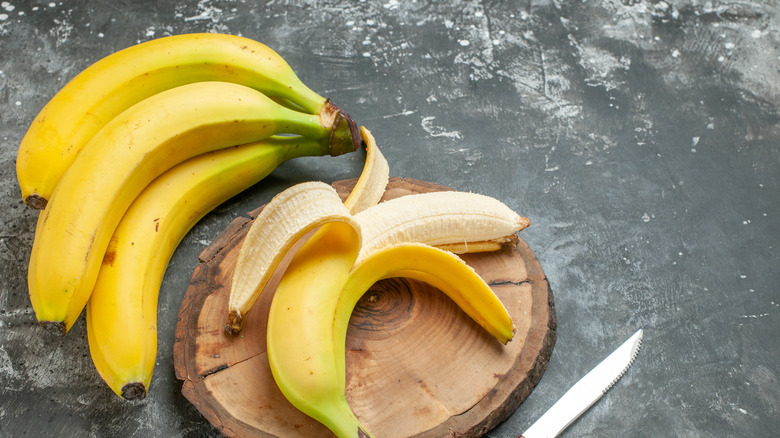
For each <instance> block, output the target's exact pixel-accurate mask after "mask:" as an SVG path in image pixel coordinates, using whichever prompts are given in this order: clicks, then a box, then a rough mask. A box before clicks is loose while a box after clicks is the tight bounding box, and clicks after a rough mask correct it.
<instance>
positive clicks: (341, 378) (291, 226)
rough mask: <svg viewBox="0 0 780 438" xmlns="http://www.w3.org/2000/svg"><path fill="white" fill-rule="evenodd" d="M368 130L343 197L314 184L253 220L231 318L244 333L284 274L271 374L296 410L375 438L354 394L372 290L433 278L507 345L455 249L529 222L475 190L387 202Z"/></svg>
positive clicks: (499, 315)
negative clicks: (349, 346) (354, 326)
mask: <svg viewBox="0 0 780 438" xmlns="http://www.w3.org/2000/svg"><path fill="white" fill-rule="evenodd" d="M362 134H363V138H364V142H365V143H366V144H367V148H368V154H369V156H368V157H367V161H366V167H365V168H364V172H363V174H362V175H361V177H360V179H359V180H358V183H357V185H356V188H355V189H354V190H353V191H352V193H351V194H350V195H349V197H348V198H347V200H346V201H345V202H343V203H342V202H341V199H340V198H339V196H338V194H337V193H336V192H335V190H334V189H333V188H332V187H331V186H330V185H327V184H324V183H320V182H307V183H302V184H299V185H296V186H293V187H291V188H290V189H288V190H286V191H284V192H282V193H280V194H279V195H277V196H276V197H275V198H274V199H272V200H271V202H270V203H269V204H268V205H266V207H265V208H264V209H263V211H262V212H261V214H260V215H259V216H258V217H257V218H256V219H255V221H254V223H253V224H252V226H251V228H250V230H249V232H248V234H247V236H246V238H245V240H244V243H243V244H242V247H241V250H240V253H239V257H238V260H237V263H236V269H235V272H234V277H233V283H232V286H231V291H230V298H229V303H228V306H229V308H228V311H227V313H228V322H227V325H226V329H227V331H228V332H230V333H237V332H238V331H240V330H241V327H242V323H243V322H244V316H243V315H246V313H247V311H248V309H249V308H251V306H252V304H253V303H254V302H255V301H256V300H257V298H258V296H259V295H260V294H261V293H263V289H264V288H265V286H266V285H267V284H268V280H269V278H270V277H271V275H272V274H273V273H274V272H275V271H276V270H279V269H283V270H284V271H283V272H284V274H283V276H282V277H281V280H280V282H279V284H278V286H277V288H276V290H275V291H274V292H273V293H274V295H273V297H272V301H271V307H270V310H269V315H268V322H267V327H266V336H267V352H268V360H269V364H270V367H271V372H272V374H273V377H274V380H275V381H276V383H277V385H278V386H279V388H280V389H281V391H282V393H283V394H284V395H285V397H286V398H287V399H288V400H289V401H290V402H291V403H292V404H293V405H294V406H295V407H296V408H298V409H299V410H301V411H302V412H304V413H306V414H307V415H309V416H311V417H312V418H314V419H316V420H317V421H319V422H321V423H322V424H324V425H325V426H326V427H328V428H329V429H330V430H331V431H333V433H335V434H336V436H338V437H340V438H348V437H349V438H356V437H370V436H371V434H370V433H369V431H368V430H366V429H365V427H363V426H362V425H361V423H360V421H359V420H358V419H357V418H356V417H355V415H354V414H353V413H352V411H351V409H350V407H349V405H348V404H347V401H346V396H345V389H346V382H345V378H346V377H345V376H346V371H345V339H346V333H347V326H348V322H349V318H350V315H351V313H352V310H353V309H354V307H355V305H356V304H357V302H358V300H359V299H360V297H361V296H362V295H363V293H365V292H366V291H367V290H368V288H369V287H370V286H371V285H372V284H373V283H374V282H376V281H378V280H381V279H384V278H390V277H408V278H413V279H417V280H421V281H425V282H428V283H430V284H431V285H433V286H435V287H437V288H438V289H440V290H441V291H443V292H444V293H445V294H447V295H448V296H449V297H451V298H452V300H453V301H454V302H455V303H456V304H457V305H458V306H459V307H460V308H461V309H463V310H464V311H465V312H466V314H468V315H469V316H470V317H471V318H472V319H473V320H474V321H475V322H477V323H478V324H480V325H481V326H482V327H483V328H484V329H485V330H487V331H488V332H489V333H490V334H491V335H493V336H494V337H495V338H496V339H497V340H498V341H500V342H502V343H506V342H509V341H510V340H511V339H512V336H513V330H514V329H513V324H512V321H511V319H510V317H509V315H508V313H507V310H506V308H505V307H504V306H503V304H502V303H501V302H500V301H499V299H498V298H497V297H496V295H495V294H494V293H493V291H492V290H491V289H490V287H489V286H488V285H487V284H485V282H484V280H482V279H481V278H480V277H479V275H478V274H477V273H476V272H475V271H474V270H473V269H472V268H471V267H469V266H468V265H467V264H466V263H465V262H463V261H462V259H460V258H459V257H458V256H457V255H455V253H454V252H453V251H458V252H476V251H491V250H495V249H497V248H499V247H500V246H501V245H502V244H503V243H504V242H507V241H509V240H511V239H512V238H513V237H514V235H515V233H516V232H518V231H520V230H521V229H523V228H525V227H526V226H528V225H529V221H528V219H526V218H523V217H521V216H519V215H517V214H516V213H515V212H513V211H512V210H511V209H509V208H508V207H507V206H506V205H504V204H502V203H501V202H499V201H498V200H496V199H493V198H490V197H487V196H483V195H479V194H475V193H465V192H454V191H453V192H434V193H426V194H414V195H407V196H403V197H401V198H396V199H393V200H389V201H385V202H381V203H378V201H379V199H380V197H381V193H382V192H383V191H384V187H385V185H386V184H387V176H386V175H387V172H386V163H384V164H382V163H383V161H384V159H383V158H382V157H381V154H380V153H379V151H378V149H377V147H376V144H375V142H374V139H373V137H371V135H370V133H369V132H368V131H367V130H365V129H363V132H362ZM371 156H373V157H375V158H374V159H371ZM376 169H381V170H376ZM307 235H308V236H309V237H308V239H304V242H303V244H302V245H301V246H300V247H296V242H297V241H298V240H299V239H300V238H301V237H302V236H307ZM288 259H289V261H288Z"/></svg>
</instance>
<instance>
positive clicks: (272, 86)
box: [16, 33, 357, 209]
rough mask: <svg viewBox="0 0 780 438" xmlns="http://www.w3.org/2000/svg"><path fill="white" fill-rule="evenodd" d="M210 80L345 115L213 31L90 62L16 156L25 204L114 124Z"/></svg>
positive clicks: (237, 40) (42, 201)
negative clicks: (134, 109) (136, 108)
mask: <svg viewBox="0 0 780 438" xmlns="http://www.w3.org/2000/svg"><path fill="white" fill-rule="evenodd" d="M204 81H224V82H233V83H237V84H242V85H245V86H248V87H251V88H254V89H256V90H258V91H259V92H261V93H263V94H266V95H268V96H271V97H273V98H274V99H275V100H277V101H278V102H282V103H283V104H284V105H286V106H289V107H290V108H293V109H295V110H297V111H301V112H304V113H308V114H320V115H323V117H325V115H327V117H331V118H332V117H335V116H336V115H337V114H340V113H341V111H340V110H339V109H338V107H336V106H335V105H333V104H332V103H330V102H327V101H326V99H325V98H323V97H321V96H319V95H318V94H317V93H315V92H314V91H312V90H311V89H309V88H308V87H307V86H306V85H304V84H303V83H302V82H301V81H300V79H299V78H298V77H297V76H296V75H295V73H294V72H293V70H292V69H291V68H290V66H289V65H288V64H287V63H286V62H285V61H284V59H282V57H280V56H279V55H278V54H277V53H276V52H274V51H273V50H271V49H270V48H269V47H267V46H265V45H263V44H261V43H259V42H257V41H253V40H251V39H248V38H243V37H238V36H233V35H223V34H210V33H199V34H185V35H176V36H170V37H164V38H159V39H155V40H152V41H148V42H144V43H141V44H138V45H135V46H131V47H128V48H126V49H124V50H120V51H118V52H115V53H113V54H111V55H108V56H107V57H105V58H103V59H101V60H99V61H97V62H96V63H94V64H92V65H91V66H89V67H88V68H86V69H85V70H84V71H82V72H81V73H80V74H78V75H77V76H76V77H74V78H73V79H72V80H71V81H70V82H68V83H67V84H66V85H65V86H64V87H63V88H62V89H61V90H60V91H59V92H58V93H57V94H56V95H55V96H54V97H53V98H52V99H51V100H50V101H49V102H48V103H47V104H46V105H45V106H44V108H43V109H42V110H41V111H40V113H39V114H38V116H37V117H36V118H35V120H34V121H33V122H32V124H31V126H30V128H29V130H28V131H27V133H26V134H25V136H24V138H23V139H22V142H21V144H20V146H19V152H18V154H17V161H16V170H17V177H18V180H19V185H20V187H21V190H22V199H24V200H25V202H26V203H27V204H28V205H30V206H31V207H33V208H36V209H42V208H44V206H45V205H46V203H47V201H48V200H49V198H50V197H51V195H52V193H53V191H54V189H55V187H56V185H57V182H58V181H59V180H60V178H61V177H62V175H63V174H64V173H65V171H66V170H67V169H68V168H69V167H70V165H71V164H72V163H73V161H74V160H75V158H76V156H77V155H78V153H79V152H80V151H81V149H82V148H83V147H84V145H86V143H87V142H89V140H90V139H91V138H92V137H94V136H95V134H96V133H97V132H98V131H99V130H100V129H101V128H102V127H103V126H105V125H106V124H107V123H108V122H109V121H111V120H112V119H114V118H115V117H116V116H118V115H119V114H120V113H122V112H123V111H124V110H126V109H128V108H130V107H131V106H133V105H134V104H136V103H138V102H141V101H142V100H144V99H146V98H148V97H151V96H153V95H155V94H157V93H160V92H162V91H165V90H169V89H171V88H175V87H178V86H181V85H185V84H189V83H194V82H204ZM352 134H353V135H354V134H356V132H353V133H352ZM355 137H357V136H356V135H355Z"/></svg>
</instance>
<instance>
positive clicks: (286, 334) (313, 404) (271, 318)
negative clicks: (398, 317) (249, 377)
mask: <svg viewBox="0 0 780 438" xmlns="http://www.w3.org/2000/svg"><path fill="white" fill-rule="evenodd" d="M359 249H360V232H359V230H358V229H357V228H355V227H354V226H353V225H352V224H350V223H347V222H330V223H327V224H325V225H323V226H322V227H321V228H319V229H318V230H317V231H316V232H315V233H314V234H313V235H312V237H311V238H310V239H309V240H307V241H306V243H304V245H303V246H302V247H301V248H300V249H299V250H298V252H296V253H295V256H294V257H293V258H292V260H291V261H290V264H289V266H288V267H287V270H286V271H285V273H284V275H283V276H282V279H281V280H280V283H279V285H278V286H277V288H276V292H275V293H274V296H273V299H272V301H271V307H270V309H269V314H268V323H267V326H266V331H267V332H266V341H267V352H268V362H269V364H270V366H271V373H272V375H273V378H274V380H275V381H276V383H277V386H278V387H279V389H280V390H281V391H282V394H284V396H285V397H286V398H287V400H289V401H290V403H292V405H293V406H295V407H296V408H298V409H299V410H300V411H302V412H303V413H305V414H307V415H309V416H311V417H312V418H314V419H315V420H317V421H319V422H321V423H322V424H323V425H325V426H326V427H327V428H328V429H330V430H331V431H333V432H334V433H335V434H336V435H337V436H339V437H369V436H371V435H370V434H369V433H368V432H367V431H366V430H365V429H364V428H363V427H362V426H361V425H360V422H359V421H358V419H357V418H356V417H355V416H354V414H353V413H352V410H351V409H350V407H349V405H348V404H347V400H346V396H345V394H344V391H341V390H340V389H339V388H338V386H337V385H335V384H336V383H338V382H339V381H340V379H339V376H338V370H339V368H338V364H337V361H336V358H335V357H334V353H335V352H334V343H333V337H332V334H333V333H332V332H333V324H334V323H335V321H334V320H333V316H334V314H335V311H336V307H335V306H336V304H337V303H338V299H339V295H340V292H341V290H342V288H343V287H344V284H345V283H346V281H347V279H348V277H349V272H350V270H351V268H352V266H353V264H354V262H355V259H356V257H357V254H358V251H359ZM342 380H343V379H342Z"/></svg>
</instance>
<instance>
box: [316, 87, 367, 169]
mask: <svg viewBox="0 0 780 438" xmlns="http://www.w3.org/2000/svg"><path fill="white" fill-rule="evenodd" d="M320 118H321V119H322V122H323V126H330V127H331V131H330V139H329V143H328V144H329V147H330V155H331V156H334V157H335V156H338V155H342V154H346V153H349V152H353V151H356V150H358V148H359V147H360V146H361V144H362V140H361V138H360V131H359V130H358V127H357V124H356V123H355V121H354V120H352V117H350V116H349V114H347V113H346V112H344V110H342V109H341V108H339V107H338V106H336V105H335V104H334V103H333V102H331V101H330V99H328V100H327V101H326V102H325V105H324V106H323V107H322V111H320Z"/></svg>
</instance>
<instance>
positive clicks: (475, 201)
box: [355, 191, 530, 260]
mask: <svg viewBox="0 0 780 438" xmlns="http://www.w3.org/2000/svg"><path fill="white" fill-rule="evenodd" d="M355 220H356V221H357V222H358V223H359V224H360V229H361V231H362V232H363V247H362V248H361V249H360V255H359V256H358V260H362V259H364V258H365V257H366V255H367V254H370V253H372V252H374V251H376V250H377V249H379V248H383V247H386V246H388V245H392V244H395V243H400V242H419V243H427V244H429V245H434V246H436V245H454V244H459V245H461V248H460V249H461V251H463V252H471V251H476V250H481V249H482V247H481V246H479V245H474V246H472V247H471V248H469V245H468V244H469V242H489V241H495V242H496V243H501V242H505V241H507V240H509V239H510V238H511V236H513V235H514V233H516V232H518V231H520V230H522V229H524V228H526V227H527V226H528V225H529V223H530V222H529V220H528V219H527V218H524V217H522V216H520V215H518V214H517V213H515V212H514V211H512V210H511V209H510V208H509V207H507V206H506V205H504V204H503V203H502V202H500V201H498V200H497V199H495V198H491V197H489V196H485V195H480V194H477V193H469V192H457V191H447V192H431V193H420V194H412V195H407V196H402V197H400V198H395V199H391V200H389V201H385V202H382V203H379V204H377V205H375V206H373V207H371V208H368V209H366V210H364V211H362V212H360V213H358V214H356V215H355Z"/></svg>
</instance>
